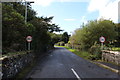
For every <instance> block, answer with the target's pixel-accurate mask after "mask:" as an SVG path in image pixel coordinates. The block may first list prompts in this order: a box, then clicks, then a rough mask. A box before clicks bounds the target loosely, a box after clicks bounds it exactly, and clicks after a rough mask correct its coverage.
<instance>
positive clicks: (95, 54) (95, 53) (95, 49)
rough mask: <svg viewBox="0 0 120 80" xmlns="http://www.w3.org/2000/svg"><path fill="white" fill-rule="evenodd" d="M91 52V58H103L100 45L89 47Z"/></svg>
mask: <svg viewBox="0 0 120 80" xmlns="http://www.w3.org/2000/svg"><path fill="white" fill-rule="evenodd" d="M89 52H90V53H91V58H92V59H94V60H98V59H101V55H102V51H101V47H100V45H98V44H94V45H93V46H91V48H90V49H89Z"/></svg>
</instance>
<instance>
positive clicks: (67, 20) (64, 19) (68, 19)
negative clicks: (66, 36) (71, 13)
mask: <svg viewBox="0 0 120 80" xmlns="http://www.w3.org/2000/svg"><path fill="white" fill-rule="evenodd" d="M64 20H65V21H75V20H76V19H64Z"/></svg>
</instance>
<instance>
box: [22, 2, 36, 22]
mask: <svg viewBox="0 0 120 80" xmlns="http://www.w3.org/2000/svg"><path fill="white" fill-rule="evenodd" d="M24 1H25V23H27V4H28V3H34V1H26V0H24Z"/></svg>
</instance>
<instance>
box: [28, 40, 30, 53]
mask: <svg viewBox="0 0 120 80" xmlns="http://www.w3.org/2000/svg"><path fill="white" fill-rule="evenodd" d="M28 50H29V51H30V42H28Z"/></svg>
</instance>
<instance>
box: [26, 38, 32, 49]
mask: <svg viewBox="0 0 120 80" xmlns="http://www.w3.org/2000/svg"><path fill="white" fill-rule="evenodd" d="M26 40H27V42H28V50H30V43H31V41H32V36H27V37H26Z"/></svg>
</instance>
